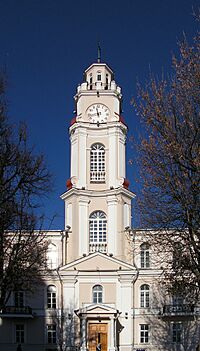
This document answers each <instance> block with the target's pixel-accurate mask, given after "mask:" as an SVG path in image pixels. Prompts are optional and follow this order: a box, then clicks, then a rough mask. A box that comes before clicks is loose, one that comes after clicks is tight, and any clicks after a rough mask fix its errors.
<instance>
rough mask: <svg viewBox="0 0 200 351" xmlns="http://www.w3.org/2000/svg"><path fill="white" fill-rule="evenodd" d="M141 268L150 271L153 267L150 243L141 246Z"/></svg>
mask: <svg viewBox="0 0 200 351" xmlns="http://www.w3.org/2000/svg"><path fill="white" fill-rule="evenodd" d="M140 267H141V268H142V269H149V268H150V267H151V262H150V245H149V244H148V243H142V244H141V245H140Z"/></svg>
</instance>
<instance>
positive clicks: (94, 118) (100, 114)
mask: <svg viewBox="0 0 200 351" xmlns="http://www.w3.org/2000/svg"><path fill="white" fill-rule="evenodd" d="M87 115H88V118H89V120H90V122H92V123H97V122H99V123H105V122H107V120H108V117H109V115H110V112H109V109H108V107H107V106H105V105H103V104H93V105H91V106H90V107H89V108H88V110H87Z"/></svg>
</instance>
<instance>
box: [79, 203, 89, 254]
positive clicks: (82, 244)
mask: <svg viewBox="0 0 200 351" xmlns="http://www.w3.org/2000/svg"><path fill="white" fill-rule="evenodd" d="M88 226H89V225H88V198H85V197H81V198H80V200H79V256H82V255H83V254H87V253H88V246H89V229H88Z"/></svg>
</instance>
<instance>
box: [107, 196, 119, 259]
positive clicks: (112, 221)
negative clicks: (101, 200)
mask: <svg viewBox="0 0 200 351" xmlns="http://www.w3.org/2000/svg"><path fill="white" fill-rule="evenodd" d="M107 204H108V230H107V242H108V253H112V254H113V255H116V254H117V248H116V239H117V238H116V237H117V222H118V221H117V205H118V201H117V198H116V197H115V196H112V197H109V198H108V199H107Z"/></svg>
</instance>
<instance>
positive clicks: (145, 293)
mask: <svg viewBox="0 0 200 351" xmlns="http://www.w3.org/2000/svg"><path fill="white" fill-rule="evenodd" d="M149 307H150V286H149V285H148V284H142V285H141V286H140V308H149Z"/></svg>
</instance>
